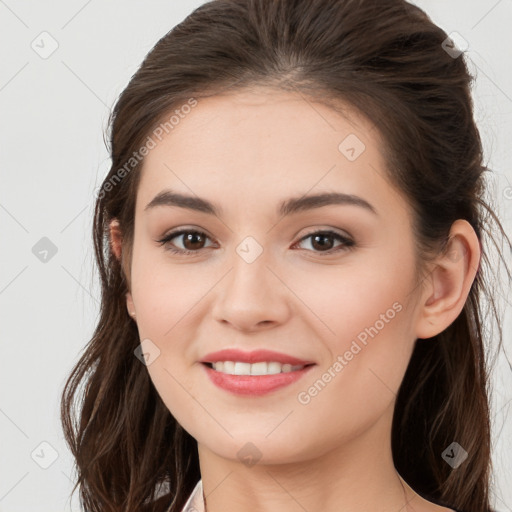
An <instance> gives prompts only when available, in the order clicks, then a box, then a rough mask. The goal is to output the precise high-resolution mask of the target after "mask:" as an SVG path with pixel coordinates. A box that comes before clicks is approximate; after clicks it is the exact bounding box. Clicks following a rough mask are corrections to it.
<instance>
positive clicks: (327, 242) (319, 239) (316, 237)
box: [299, 231, 355, 253]
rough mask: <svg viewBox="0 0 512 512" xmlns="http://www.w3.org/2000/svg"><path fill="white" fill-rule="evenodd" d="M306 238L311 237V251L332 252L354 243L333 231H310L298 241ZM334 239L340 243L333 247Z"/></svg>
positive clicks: (351, 245) (348, 247) (346, 247)
mask: <svg viewBox="0 0 512 512" xmlns="http://www.w3.org/2000/svg"><path fill="white" fill-rule="evenodd" d="M308 239H311V247H312V248H313V251H314V252H320V253H333V252H336V251H339V250H348V249H350V248H351V247H353V246H354V245H355V243H354V241H353V240H351V239H350V238H347V237H345V236H342V235H340V234H339V233H336V232H335V231H315V232H314V233H310V234H309V235H306V236H305V237H303V238H301V240H300V242H303V241H304V240H308ZM336 239H337V240H339V241H340V242H341V243H340V244H339V245H338V246H336V247H334V240H336ZM300 242H299V243H300Z"/></svg>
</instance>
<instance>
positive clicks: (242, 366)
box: [207, 361, 307, 375]
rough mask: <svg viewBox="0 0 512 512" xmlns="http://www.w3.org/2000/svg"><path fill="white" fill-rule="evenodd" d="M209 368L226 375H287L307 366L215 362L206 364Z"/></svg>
mask: <svg viewBox="0 0 512 512" xmlns="http://www.w3.org/2000/svg"><path fill="white" fill-rule="evenodd" d="M207 364H208V366H209V367H210V368H213V369H214V370H215V371H216V372H220V373H226V374H228V375H275V374H277V373H289V372H294V371H297V370H302V369H303V368H305V366H307V365H302V364H298V365H291V364H281V363H278V362H276V361H270V362H265V361H261V362H258V363H244V362H241V361H217V362H216V363H207Z"/></svg>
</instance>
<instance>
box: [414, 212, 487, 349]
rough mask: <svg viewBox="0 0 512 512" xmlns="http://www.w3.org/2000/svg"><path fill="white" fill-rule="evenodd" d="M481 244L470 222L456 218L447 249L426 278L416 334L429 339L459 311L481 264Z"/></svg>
mask: <svg viewBox="0 0 512 512" xmlns="http://www.w3.org/2000/svg"><path fill="white" fill-rule="evenodd" d="M480 256H481V246H480V241H479V240H478V237H477V235H476V233H475V230H474V229H473V227H472V226H471V224H470V223H469V222H467V221H466V220H463V219H458V220H456V221H455V222H454V223H453V224H452V227H451V229H450V236H449V242H448V246H447V248H446V251H445V252H443V254H441V255H440V256H439V257H438V258H437V259H436V260H435V261H434V262H433V270H432V271H431V272H430V274H429V275H428V277H427V278H426V279H425V285H424V291H423V294H422V297H421V302H420V304H419V308H420V311H419V314H418V316H417V319H416V337H417V338H423V339H426V338H431V337H433V336H435V335H437V334H439V333H440V332H442V331H444V330H445V329H446V328H447V327H449V326H450V325H451V324H452V323H453V322H454V321H455V319H456V318H457V317H458V316H459V314H460V312H461V311H462V309H463V307H464V304H465V303H466V299H467V297H468V294H469V290H470V289H471V285H472V284H473V281H474V279H475V276H476V273H477V271H478V268H479V265H480Z"/></svg>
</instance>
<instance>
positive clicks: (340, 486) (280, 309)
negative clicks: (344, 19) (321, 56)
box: [111, 88, 480, 512]
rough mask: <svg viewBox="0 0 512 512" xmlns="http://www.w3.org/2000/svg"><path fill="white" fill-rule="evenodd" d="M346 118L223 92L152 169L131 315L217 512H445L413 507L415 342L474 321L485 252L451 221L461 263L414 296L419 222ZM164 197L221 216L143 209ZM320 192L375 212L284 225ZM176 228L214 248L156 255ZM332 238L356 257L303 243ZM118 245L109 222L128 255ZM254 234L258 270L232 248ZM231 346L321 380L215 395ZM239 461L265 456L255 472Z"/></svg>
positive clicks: (140, 213)
mask: <svg viewBox="0 0 512 512" xmlns="http://www.w3.org/2000/svg"><path fill="white" fill-rule="evenodd" d="M347 113H350V115H348V116H341V115H339V114H337V113H335V112H334V111H333V110H332V109H330V108H328V107H326V106H324V105H322V104H319V103H316V102H313V101H312V100H309V99H306V98H304V97H302V96H301V95H298V94H294V93H285V92H276V91H275V90H270V89H264V88H262V89H253V90H251V91H244V92H238V93H236V94H226V95H219V96H214V97H210V98H207V99H201V100H200V101H199V103H198V105H197V106H196V107H195V108H194V110H193V111H192V112H191V113H190V114H189V115H188V116H187V117H186V118H185V119H183V120H181V121H180V124H179V125H178V126H176V127H175V128H174V130H173V131H172V132H170V133H169V134H168V135H167V136H166V137H165V138H164V139H163V140H162V141H161V142H160V143H159V144H158V145H157V147H155V148H154V149H152V150H151V152H150V153H149V154H148V155H147V157H146V158H145V161H144V165H143V169H142V177H141V182H140V187H139V190H138V195H137V204H136V214H135V235H134V247H133V255H132V265H131V269H130V271H131V273H130V278H131V292H130V293H128V294H127V308H128V310H129V311H130V313H133V314H135V316H134V318H135V319H136V322H137V326H138V330H139V334H140V339H141V340H144V339H150V340H151V342H152V343H154V344H155V345H156V346H157V347H158V349H159V350H160V355H159V357H157V358H156V359H155V360H154V362H152V363H151V364H150V365H148V371H149V374H150V377H151V379H152V381H153V383H154V385H155V387H156V389H157V391H158V393H159V394H160V396H161V398H162V400H163V401H164V403H165V404H166V406H167V407H168V408H169V410H170V412H171V413H172V415H173V416H174V417H175V418H176V419H177V421H178V422H179V423H180V424H181V425H182V426H183V427H184V428H185V429H186V430H187V431H188V432H189V433H190V434H191V435H192V436H193V437H194V438H195V439H196V440H197V442H198V452H199V459H200V468H201V476H202V479H203V486H204V494H205V496H206V502H207V506H208V511H209V512H220V511H222V512H230V511H239V510H251V511H254V512H256V511H260V512H263V511H265V512H270V511H275V510H279V511H280V512H303V511H304V510H307V511H308V512H317V511H323V512H349V511H350V512H360V511H363V510H364V511H366V510H375V511H377V510H378V511H379V512H397V511H399V510H400V511H402V512H406V511H407V510H414V511H416V512H430V511H441V510H445V511H446V510H448V509H446V508H443V507H440V506H437V505H435V504H433V503H431V502H429V501H426V500H424V499H423V498H422V497H420V496H419V495H417V494H416V493H415V492H414V491H413V490H412V489H411V488H410V487H409V486H408V485H407V484H406V483H405V482H404V481H402V484H403V486H404V488H405V491H406V496H407V501H408V502H409V504H408V508H407V507H404V492H403V489H402V485H401V479H400V478H399V476H398V475H397V473H396V470H395V468H394V465H393V460H392V453H391V439H390V433H391V422H392V416H393V408H394V404H395V398H396V393H397V391H398V388H399V386H400V383H401V381H402V378H403V376H404V373H405V371H406V368H407V364H408V362H409V359H410V356H411V353H412V350H413V348H414V344H415V341H416V339H417V338H429V337H432V336H434V335H436V334H438V333H439V332H441V331H443V330H444V329H445V328H446V327H447V326H449V325H450V324H451V323H452V322H453V321H454V320H455V319H456V317H457V316H458V315H459V313H460V312H461V310H462V308H463V305H464V302H465V300H466V297H467V295H468V293H469V289H470V286H471V283H472V281H473V279H474V277H475V273H476V269H477V268H478V262H479V258H480V247H479V243H478V239H477V237H476V235H475V232H474V230H473V229H472V228H471V226H470V225H469V223H468V222H466V221H464V220H458V221H457V222H455V223H454V224H453V226H452V230H451V236H452V240H451V244H450V252H449V253H448V254H445V255H439V256H438V258H437V259H436V260H435V261H434V262H433V263H432V264H431V265H430V267H429V268H428V273H427V277H426V278H424V279H421V280H420V282H419V284H418V282H417V278H418V276H416V274H415V258H416V253H415V246H414V233H413V231H412V226H411V222H412V217H411V210H410V208H409V205H408V203H407V200H406V198H404V197H403V196H402V195H401V194H400V193H399V192H398V191H397V190H396V189H395V188H393V187H392V186H391V185H390V183H389V182H388V181H386V179H385V178H384V176H385V174H384V166H385V163H384V160H383V157H382V152H381V147H382V141H381V140H380V138H379V135H378V130H377V129H375V127H374V126H372V125H371V124H370V123H369V122H368V121H367V120H366V119H365V118H363V117H361V116H359V115H358V114H357V113H356V112H354V111H353V110H350V109H349V108H348V106H347ZM350 134H355V135H356V136H357V137H358V138H359V139H360V140H361V141H362V142H363V143H364V145H365V147H366V149H365V150H364V151H363V152H362V154H360V156H359V157H358V158H356V159H355V160H354V161H350V160H349V159H347V158H346V156H345V154H343V153H342V152H340V150H339V149H338V146H339V144H340V142H342V141H343V140H344V139H345V138H346V137H347V136H349V135H350ZM165 190H172V191H173V192H175V193H179V194H185V195H189V196H191V197H193V198H196V199H197V198H198V197H199V198H203V199H205V200H207V201H209V202H211V203H212V204H213V205H215V207H216V209H217V212H216V213H217V215H214V214H211V213H207V211H206V210H205V209H204V208H203V211H197V210H193V209H189V208H185V207H179V206H176V205H169V204H167V205H166V204H159V205H157V206H154V207H150V208H146V206H147V205H148V204H149V203H151V202H152V200H153V199H154V198H155V197H156V196H157V195H158V194H160V193H161V192H162V191H165ZM325 192H327V193H331V192H338V193H343V194H350V195H353V196H357V197H358V198H360V199H361V200H364V201H365V202H367V203H368V204H369V205H371V208H368V207H363V206H361V205H358V204H348V203H347V204H330V205H324V206H322V207H316V208H310V209H304V210H301V211H296V212H294V213H289V214H288V215H286V216H281V215H280V214H279V208H280V206H281V203H282V202H284V201H286V200H288V199H290V198H301V197H303V196H305V195H314V194H320V193H325ZM372 209H373V210H374V211H372ZM181 228H183V229H185V228H187V229H191V230H196V231H200V232H202V233H204V235H203V238H201V237H198V238H195V239H192V240H191V241H190V240H189V241H187V238H186V237H184V236H176V237H174V238H173V239H172V240H171V241H167V242H166V243H165V244H164V245H162V244H161V243H159V240H162V239H163V238H164V237H165V236H166V235H168V234H169V233H170V232H171V231H173V230H176V229H181ZM326 230H327V231H334V232H336V233H337V234H339V235H341V236H342V237H345V238H348V239H349V240H351V241H352V242H353V245H352V246H350V247H349V246H347V245H345V244H344V243H343V242H342V241H340V240H339V239H337V238H336V237H332V236H327V238H325V239H320V240H318V239H317V243H315V239H314V238H313V237H309V238H307V235H310V234H311V233H315V232H318V231H326ZM121 236H122V234H121V231H120V228H119V225H118V223H117V222H116V221H113V222H112V224H111V239H112V249H113V251H114V253H115V255H116V256H117V257H120V252H121ZM246 237H252V238H253V239H254V240H256V241H257V244H258V245H259V246H260V247H261V248H262V250H263V252H262V253H261V254H260V255H259V256H258V257H257V258H256V259H255V260H254V261H253V262H252V263H248V262H247V261H246V260H244V259H243V258H242V257H241V256H240V254H239V253H238V252H237V247H238V246H239V244H240V243H241V242H243V241H244V239H246ZM318 242H319V243H318ZM170 248H175V249H188V250H192V251H196V252H194V253H192V254H175V253H172V252H171V251H170V250H168V249H170ZM329 249H330V250H329ZM396 302H398V303H399V304H400V305H401V306H402V310H401V311H400V312H399V313H397V314H396V315H395V316H394V318H393V319H392V320H390V321H389V322H388V323H386V325H385V327H384V328H382V329H381V330H380V331H379V333H378V335H376V336H375V337H373V338H370V339H369V341H368V343H367V345H366V346H364V347H363V348H362V350H361V351H360V352H359V353H358V354H357V355H355V356H354V357H353V359H352V360H351V361H349V362H348V364H347V365H346V366H345V367H344V368H343V370H342V371H341V372H339V374H337V376H336V377H335V378H333V379H332V380H331V382H329V383H328V384H327V385H326V386H325V388H324V389H322V391H321V392H319V393H318V394H317V396H315V397H314V398H313V399H312V400H311V401H310V402H309V403H308V404H307V405H304V404H301V403H300V402H299V401H298V399H297V396H298V394H299V393H300V392H301V391H305V390H307V389H308V387H309V386H311V385H312V384H314V382H315V381H316V380H317V379H319V378H320V377H321V375H322V374H323V373H324V372H325V371H326V370H327V369H328V368H329V367H331V366H332V365H333V363H334V362H335V361H336V358H337V356H338V355H340V354H344V353H345V352H346V351H347V350H348V349H349V348H350V344H351V342H352V341H353V340H354V339H355V338H356V336H357V335H358V334H359V333H360V332H361V331H363V330H364V329H365V328H368V327H370V326H372V325H374V324H375V322H376V321H377V320H378V319H379V318H380V315H381V314H383V313H385V312H386V311H387V310H388V309H389V308H391V307H392V305H393V304H394V303H396ZM427 342H428V341H427ZM224 348H238V349H242V350H246V351H250V350H255V349H270V350H277V351H280V352H284V353H287V354H290V355H293V356H295V357H298V358H301V359H306V360H312V361H315V362H316V366H315V367H313V369H312V370H311V371H310V372H308V375H307V377H305V378H301V379H299V380H298V381H297V382H295V383H293V384H291V385H288V386H285V387H284V388H282V389H279V390H276V391H275V392H272V393H268V394H265V395H263V396H236V395H234V394H232V393H229V392H227V391H225V390H222V389H219V388H218V387H216V386H214V385H213V384H212V383H211V381H210V380H209V379H208V378H207V376H206V375H205V371H204V367H203V366H202V364H201V363H200V362H199V360H200V359H201V358H202V357H203V356H204V355H205V354H207V353H209V352H212V351H216V350H221V349H224ZM247 443H251V444H250V445H247ZM253 445H254V446H255V447H256V448H257V450H255V449H254V448H252V446H253ZM244 446H245V448H244ZM242 448H244V450H249V451H250V450H253V452H252V453H254V456H255V458H257V457H259V456H261V458H259V459H258V460H257V463H256V464H254V465H247V464H245V463H244V461H243V460H242V459H241V457H240V456H239V455H238V452H239V450H241V449H242ZM439 456H441V454H439ZM411 464H414V461H411ZM402 507H403V508H402Z"/></svg>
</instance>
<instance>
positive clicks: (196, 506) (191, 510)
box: [181, 479, 205, 512]
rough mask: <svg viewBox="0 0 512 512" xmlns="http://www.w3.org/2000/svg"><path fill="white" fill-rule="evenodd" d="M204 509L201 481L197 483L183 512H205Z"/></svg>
mask: <svg viewBox="0 0 512 512" xmlns="http://www.w3.org/2000/svg"><path fill="white" fill-rule="evenodd" d="M204 509H205V506H204V496H203V481H202V479H201V480H199V482H197V484H196V486H195V487H194V490H193V491H192V494H191V495H190V496H189V498H188V500H187V502H186V503H185V505H184V506H183V508H182V509H181V512H205V510H204Z"/></svg>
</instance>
